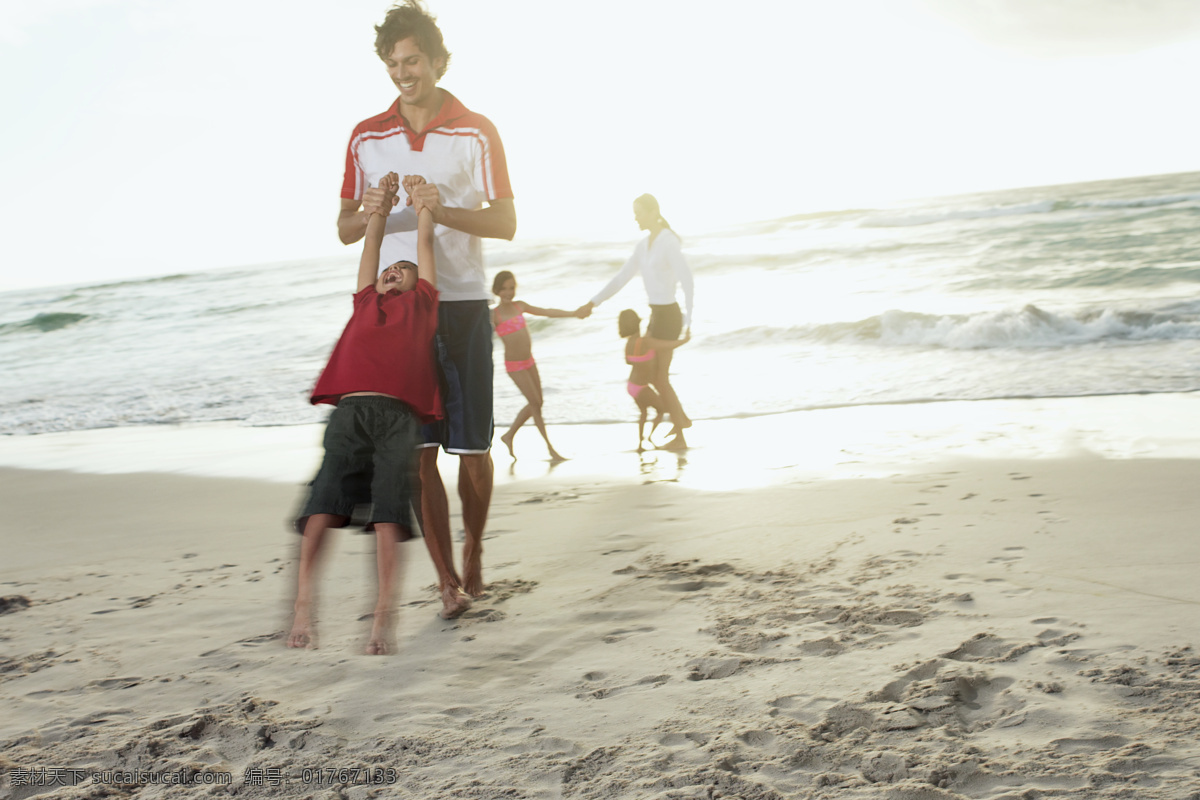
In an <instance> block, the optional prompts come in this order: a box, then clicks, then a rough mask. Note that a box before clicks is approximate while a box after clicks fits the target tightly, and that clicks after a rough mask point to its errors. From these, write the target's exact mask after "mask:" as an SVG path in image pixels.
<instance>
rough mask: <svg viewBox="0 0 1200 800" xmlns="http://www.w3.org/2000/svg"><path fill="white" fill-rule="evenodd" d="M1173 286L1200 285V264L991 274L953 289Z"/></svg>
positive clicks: (1138, 287)
mask: <svg viewBox="0 0 1200 800" xmlns="http://www.w3.org/2000/svg"><path fill="white" fill-rule="evenodd" d="M1173 283H1200V264H1186V265H1179V266H1145V265H1143V266H1135V267H1098V268H1095V269H1088V270H1084V271H1079V272H1075V273H1072V274H1068V275H1062V274H1059V275H1052V274H1042V273H1034V274H1029V273H1028V272H1022V273H1017V274H998V275H989V276H987V277H983V278H977V279H975V280H970V281H963V282H960V283H958V284H957V285H956V286H955V287H954V288H955V290H956V291H959V292H975V291H981V290H982V291H993V290H996V289H1018V290H1022V291H1028V290H1033V289H1093V288H1106V289H1118V288H1125V289H1150V288H1158V287H1163V286H1170V285H1171V284H1173Z"/></svg>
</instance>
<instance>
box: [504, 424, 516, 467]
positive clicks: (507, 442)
mask: <svg viewBox="0 0 1200 800" xmlns="http://www.w3.org/2000/svg"><path fill="white" fill-rule="evenodd" d="M500 441H502V442H504V446H505V447H507V448H508V454H509V456H511V457H512V460H513V461H516V460H517V454H516V453H514V452H513V447H512V443H513V432H512V431H509V432H508V433H506V434H504V435H503V436H501V437H500Z"/></svg>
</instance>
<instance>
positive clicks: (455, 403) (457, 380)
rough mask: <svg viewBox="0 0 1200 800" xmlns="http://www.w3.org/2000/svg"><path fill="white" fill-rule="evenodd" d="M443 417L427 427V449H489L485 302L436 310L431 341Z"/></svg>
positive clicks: (489, 336) (458, 302) (489, 383)
mask: <svg viewBox="0 0 1200 800" xmlns="http://www.w3.org/2000/svg"><path fill="white" fill-rule="evenodd" d="M434 346H435V348H436V350H437V359H438V367H439V370H438V371H439V373H440V375H441V380H442V404H443V405H444V406H445V417H444V418H443V419H441V420H439V421H438V422H435V423H433V424H430V425H426V426H425V429H424V431H423V433H424V437H425V446H426V447H436V446H437V445H441V446H442V448H443V449H444V450H445V451H446V452H447V453H457V454H460V455H462V454H472V453H486V452H488V451H489V450H490V449H491V448H492V430H493V425H492V321H491V312H490V310H489V309H488V304H487V301H486V300H455V301H451V302H441V303H439V304H438V329H437V336H435V337H434Z"/></svg>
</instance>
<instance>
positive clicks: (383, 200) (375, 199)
mask: <svg viewBox="0 0 1200 800" xmlns="http://www.w3.org/2000/svg"><path fill="white" fill-rule="evenodd" d="M395 175H396V173H394V172H389V173H388V174H387V175H385V176H384V178H383V179H382V180H380V182H379V186H376V187H374V188H371V189H365V190H364V191H363V196H362V207H363V211H365V212H367V214H368V215H371V214H378V215H379V216H381V217H386V216H387V215H388V214H390V213H392V207H393V206H396V205H399V203H400V198H399V197H397V196H396V188H399V187H396V188H393V189H392V191H391V193H390V194H389V193H388V191H387V190H386V189H384V188H383V186H384V181H386V180H387V179H388V178H389V177H393V176H395Z"/></svg>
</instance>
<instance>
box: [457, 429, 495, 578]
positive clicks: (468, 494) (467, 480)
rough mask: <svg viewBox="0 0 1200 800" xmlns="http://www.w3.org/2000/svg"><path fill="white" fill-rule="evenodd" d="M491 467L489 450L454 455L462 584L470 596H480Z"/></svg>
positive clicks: (490, 492) (489, 500)
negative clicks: (462, 537)
mask: <svg viewBox="0 0 1200 800" xmlns="http://www.w3.org/2000/svg"><path fill="white" fill-rule="evenodd" d="M492 469H493V468H492V454H491V453H473V454H469V455H460V456H459V457H458V496H459V498H460V499H461V500H462V509H463V512H462V514H463V529H464V533H465V534H466V541H465V543H464V544H463V584H462V586H463V590H464V591H465V592H466V593H467V594H469V595H471V596H472V597H482V596H483V529H484V527H485V526H486V525H487V516H488V507H489V506H490V505H491V502H492ZM464 599H465V598H464Z"/></svg>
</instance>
